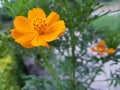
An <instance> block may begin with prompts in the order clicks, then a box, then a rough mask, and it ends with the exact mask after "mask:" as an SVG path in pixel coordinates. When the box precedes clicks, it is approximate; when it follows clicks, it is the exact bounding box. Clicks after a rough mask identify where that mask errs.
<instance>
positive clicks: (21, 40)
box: [15, 33, 36, 44]
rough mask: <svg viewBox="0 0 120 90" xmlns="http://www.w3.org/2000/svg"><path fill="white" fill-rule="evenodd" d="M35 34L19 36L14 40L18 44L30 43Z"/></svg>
mask: <svg viewBox="0 0 120 90" xmlns="http://www.w3.org/2000/svg"><path fill="white" fill-rule="evenodd" d="M35 36H36V34H35V33H33V34H28V35H24V36H21V37H19V38H17V39H15V41H16V42H18V43H20V44H24V43H25V42H28V41H29V42H31V40H33V39H34V38H35Z"/></svg>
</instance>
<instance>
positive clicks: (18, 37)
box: [11, 8, 65, 48]
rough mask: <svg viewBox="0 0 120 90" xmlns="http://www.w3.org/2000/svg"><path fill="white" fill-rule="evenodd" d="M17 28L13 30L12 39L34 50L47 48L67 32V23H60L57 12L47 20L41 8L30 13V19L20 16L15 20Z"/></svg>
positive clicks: (52, 13)
mask: <svg viewBox="0 0 120 90" xmlns="http://www.w3.org/2000/svg"><path fill="white" fill-rule="evenodd" d="M14 26H15V28H14V29H12V30H11V34H12V37H13V38H14V39H15V41H16V42H18V43H19V44H21V45H22V46H23V47H26V48H32V47H35V46H45V47H47V48H50V46H49V45H48V43H47V42H50V41H53V40H55V39H57V37H60V36H61V35H63V33H64V32H65V23H64V21H62V20H61V21H60V17H59V15H58V14H57V13H56V12H51V13H50V15H49V16H48V17H47V18H46V15H45V13H44V11H43V10H42V9H41V8H34V9H33V10H30V11H29V12H28V18H26V17H24V16H18V17H16V18H15V20H14Z"/></svg>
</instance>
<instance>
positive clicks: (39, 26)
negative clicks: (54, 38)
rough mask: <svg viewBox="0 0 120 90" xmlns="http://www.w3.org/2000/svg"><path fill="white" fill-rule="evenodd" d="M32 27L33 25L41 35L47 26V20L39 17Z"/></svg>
mask: <svg viewBox="0 0 120 90" xmlns="http://www.w3.org/2000/svg"><path fill="white" fill-rule="evenodd" d="M32 25H33V28H34V30H36V31H38V32H39V34H41V33H42V31H43V30H45V28H46V26H47V23H46V19H45V18H40V17H37V18H35V19H34V20H33V22H32Z"/></svg>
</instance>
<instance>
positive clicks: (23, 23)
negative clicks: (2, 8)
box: [14, 16, 34, 32]
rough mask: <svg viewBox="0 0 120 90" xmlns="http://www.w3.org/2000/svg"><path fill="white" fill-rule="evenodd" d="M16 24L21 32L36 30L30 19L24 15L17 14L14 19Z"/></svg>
mask: <svg viewBox="0 0 120 90" xmlns="http://www.w3.org/2000/svg"><path fill="white" fill-rule="evenodd" d="M14 25H15V28H16V29H17V30H18V31H19V32H34V30H33V29H32V27H31V24H30V22H29V20H28V19H27V18H26V17H24V16H17V17H16V18H15V20H14Z"/></svg>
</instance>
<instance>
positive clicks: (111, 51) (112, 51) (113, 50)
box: [107, 48, 116, 54]
mask: <svg viewBox="0 0 120 90" xmlns="http://www.w3.org/2000/svg"><path fill="white" fill-rule="evenodd" d="M107 52H108V53H109V54H113V53H115V52H116V50H115V49H113V48H110V49H108V50H107Z"/></svg>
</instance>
